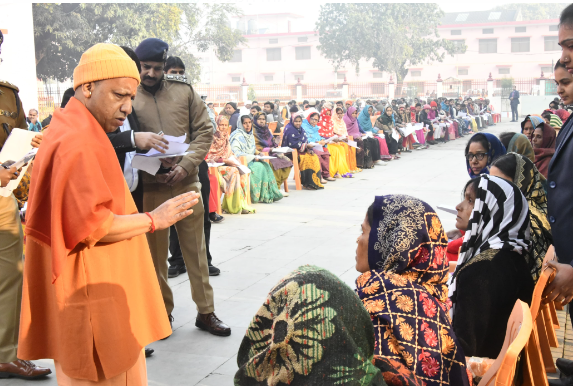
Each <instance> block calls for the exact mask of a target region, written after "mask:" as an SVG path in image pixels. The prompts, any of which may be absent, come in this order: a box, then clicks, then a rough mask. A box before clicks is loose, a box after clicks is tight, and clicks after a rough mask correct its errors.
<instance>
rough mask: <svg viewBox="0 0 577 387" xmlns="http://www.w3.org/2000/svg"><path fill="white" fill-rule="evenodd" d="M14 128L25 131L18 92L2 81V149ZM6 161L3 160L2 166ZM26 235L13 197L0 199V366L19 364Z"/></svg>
mask: <svg viewBox="0 0 577 387" xmlns="http://www.w3.org/2000/svg"><path fill="white" fill-rule="evenodd" d="M13 128H21V129H26V128H27V125H26V115H25V113H24V109H23V108H22V102H21V101H20V97H19V96H18V88H17V87H16V86H14V85H13V84H11V83H9V82H5V81H0V148H2V147H3V146H4V143H5V142H6V139H7V138H8V135H9V134H10V133H11V132H12V129H13ZM5 161H7V160H0V163H3V162H5ZM22 249H23V234H22V224H21V223H20V213H19V211H18V204H17V202H16V198H15V197H14V195H10V196H8V197H3V196H0V363H9V362H13V361H15V360H16V350H17V349H18V327H19V324H20V301H21V299H22V270H23V266H22V265H23V261H22Z"/></svg>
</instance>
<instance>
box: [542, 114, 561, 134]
mask: <svg viewBox="0 0 577 387" xmlns="http://www.w3.org/2000/svg"><path fill="white" fill-rule="evenodd" d="M541 118H543V121H545V123H546V124H548V125H549V126H550V127H552V128H553V129H554V130H555V133H558V132H559V131H560V130H561V127H562V126H563V122H562V121H561V118H559V116H557V115H556V114H554V113H549V112H544V113H543V114H541Z"/></svg>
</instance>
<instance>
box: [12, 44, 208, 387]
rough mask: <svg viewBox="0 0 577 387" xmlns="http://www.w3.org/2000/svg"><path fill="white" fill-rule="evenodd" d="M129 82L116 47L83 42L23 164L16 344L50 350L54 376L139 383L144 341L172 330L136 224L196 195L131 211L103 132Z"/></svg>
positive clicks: (161, 220) (159, 219)
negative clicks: (66, 94)
mask: <svg viewBox="0 0 577 387" xmlns="http://www.w3.org/2000/svg"><path fill="white" fill-rule="evenodd" d="M139 82H140V76H139V74H138V70H137V68H136V65H135V63H134V62H133V61H132V59H130V57H128V55H127V54H126V53H125V52H124V51H123V50H122V49H121V48H120V47H118V46H115V45H112V44H97V45H95V46H93V47H91V48H90V49H89V50H87V51H86V52H85V53H84V54H83V55H82V58H81V59H80V62H79V64H78V66H77V67H76V69H75V70H74V90H75V94H74V97H73V98H71V99H70V102H69V103H68V104H67V105H66V108H64V109H60V110H59V111H56V112H55V113H54V116H53V118H52V122H51V125H50V131H48V133H47V134H46V135H45V136H44V140H43V143H42V145H43V146H42V148H41V149H40V150H39V152H38V154H37V157H36V161H35V164H34V170H33V173H32V179H31V187H30V198H29V202H28V211H27V227H26V233H27V241H26V262H25V264H24V285H23V292H22V312H21V319H20V339H19V347H18V356H19V358H21V359H26V360H31V359H42V358H49V359H54V364H55V368H56V376H57V379H58V384H60V385H146V384H147V376H146V361H145V359H144V351H143V348H144V347H145V346H146V345H147V344H149V343H151V342H153V341H156V340H159V339H161V338H163V337H166V336H167V335H169V334H170V332H171V329H170V324H169V322H168V319H167V317H166V313H165V311H164V303H163V301H162V296H161V293H160V288H159V286H158V281H157V279H156V274H155V271H154V266H153V264H152V258H151V255H150V250H149V248H148V244H147V241H146V237H145V235H144V234H145V233H146V232H154V231H155V230H161V229H166V228H168V227H170V225H172V224H174V223H175V222H176V221H178V220H181V219H183V218H184V217H186V216H188V215H190V214H191V213H192V210H190V208H191V207H192V206H193V205H195V204H196V203H197V202H198V197H199V195H198V194H196V193H186V194H183V195H181V196H178V197H175V198H174V199H171V200H168V201H166V202H164V203H162V204H161V205H160V206H159V207H158V208H156V209H154V210H153V211H151V212H150V213H145V214H139V213H138V212H137V209H136V206H135V204H134V200H133V199H132V196H131V194H130V191H129V189H128V187H127V185H126V181H125V179H124V177H123V174H122V171H121V169H120V168H118V160H117V158H116V154H115V152H114V149H113V147H112V145H111V143H110V141H109V140H108V137H107V136H106V133H110V132H112V131H114V130H116V129H117V128H118V127H119V126H121V125H122V124H123V121H124V120H125V119H126V116H127V115H128V114H129V113H130V112H131V110H132V98H134V96H135V95H136V88H137V86H138V84H139Z"/></svg>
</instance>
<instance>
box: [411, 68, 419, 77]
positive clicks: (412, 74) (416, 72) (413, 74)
mask: <svg viewBox="0 0 577 387" xmlns="http://www.w3.org/2000/svg"><path fill="white" fill-rule="evenodd" d="M420 76H421V70H411V77H420Z"/></svg>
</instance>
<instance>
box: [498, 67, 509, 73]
mask: <svg viewBox="0 0 577 387" xmlns="http://www.w3.org/2000/svg"><path fill="white" fill-rule="evenodd" d="M499 74H505V75H507V74H511V69H510V68H509V67H501V68H499Z"/></svg>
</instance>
